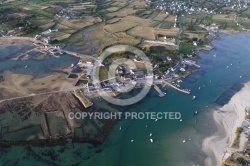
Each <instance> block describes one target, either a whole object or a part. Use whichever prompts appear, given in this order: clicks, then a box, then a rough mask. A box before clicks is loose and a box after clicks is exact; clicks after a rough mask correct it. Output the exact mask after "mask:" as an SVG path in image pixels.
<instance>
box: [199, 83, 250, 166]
mask: <svg viewBox="0 0 250 166" xmlns="http://www.w3.org/2000/svg"><path fill="white" fill-rule="evenodd" d="M249 98H250V82H248V83H246V84H245V86H244V87H243V88H242V90H241V91H240V92H238V93H236V94H235V95H234V96H233V97H232V98H231V100H230V101H229V103H228V104H226V105H224V106H223V107H222V108H220V109H218V110H215V111H214V113H213V118H214V121H215V123H216V126H217V132H216V133H215V134H214V135H212V136H210V137H208V138H206V139H205V140H204V141H203V147H202V150H203V151H204V152H205V153H206V155H207V156H208V157H207V158H206V160H205V165H206V166H211V165H213V166H217V165H218V166H219V165H221V164H222V162H223V161H224V160H225V159H226V158H227V157H229V156H230V155H231V154H232V153H233V152H235V151H241V150H243V149H244V146H245V143H246V136H245V134H244V133H242V134H241V137H240V145H239V148H238V149H234V148H231V144H232V142H233V140H234V138H235V131H236V128H237V127H241V125H242V122H243V121H244V120H245V109H246V108H249V107H250V102H249Z"/></svg>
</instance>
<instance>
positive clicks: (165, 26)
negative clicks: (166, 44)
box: [161, 21, 173, 29]
mask: <svg viewBox="0 0 250 166" xmlns="http://www.w3.org/2000/svg"><path fill="white" fill-rule="evenodd" d="M172 26H173V23H171V22H168V21H165V22H164V23H163V25H162V27H161V28H164V29H171V27H172Z"/></svg>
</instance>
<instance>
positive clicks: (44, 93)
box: [0, 87, 82, 103]
mask: <svg viewBox="0 0 250 166" xmlns="http://www.w3.org/2000/svg"><path fill="white" fill-rule="evenodd" d="M77 89H82V87H81V88H79V87H77V88H72V89H67V90H66V89H64V90H58V91H50V92H43V93H36V94H35V93H32V94H28V95H26V96H19V97H13V98H8V99H4V100H0V103H1V102H4V101H10V100H15V99H23V98H28V97H33V96H40V95H47V94H54V93H60V92H70V91H74V90H77Z"/></svg>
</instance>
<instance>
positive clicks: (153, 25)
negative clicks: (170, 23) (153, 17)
mask: <svg viewBox="0 0 250 166" xmlns="http://www.w3.org/2000/svg"><path fill="white" fill-rule="evenodd" d="M160 23H161V22H160V21H153V22H151V23H150V24H149V26H150V27H156V26H157V25H158V24H160Z"/></svg>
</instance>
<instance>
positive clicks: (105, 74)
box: [96, 66, 108, 80]
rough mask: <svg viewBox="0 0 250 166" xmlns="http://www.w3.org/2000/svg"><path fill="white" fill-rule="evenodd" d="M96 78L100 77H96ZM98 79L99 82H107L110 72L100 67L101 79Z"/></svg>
mask: <svg viewBox="0 0 250 166" xmlns="http://www.w3.org/2000/svg"><path fill="white" fill-rule="evenodd" d="M97 70H98V69H97ZM96 77H98V76H97V75H96ZM98 79H99V80H106V79H108V70H107V69H106V67H105V66H100V67H99V78H98Z"/></svg>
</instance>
